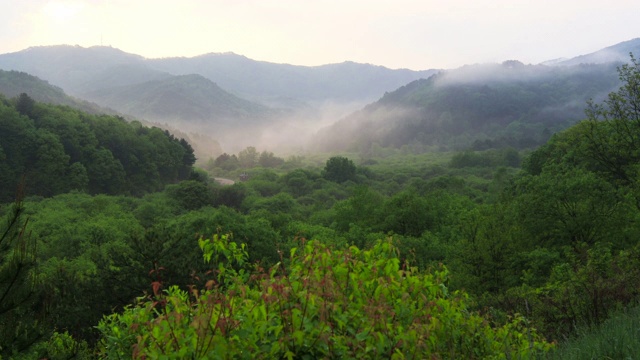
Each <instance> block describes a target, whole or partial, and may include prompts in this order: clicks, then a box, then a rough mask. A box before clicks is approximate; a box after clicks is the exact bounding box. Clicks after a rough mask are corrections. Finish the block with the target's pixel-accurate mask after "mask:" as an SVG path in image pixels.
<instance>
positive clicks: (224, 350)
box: [98, 236, 551, 359]
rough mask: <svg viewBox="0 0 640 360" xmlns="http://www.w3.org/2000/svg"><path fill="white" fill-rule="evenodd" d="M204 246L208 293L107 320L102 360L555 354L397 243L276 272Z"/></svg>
mask: <svg viewBox="0 0 640 360" xmlns="http://www.w3.org/2000/svg"><path fill="white" fill-rule="evenodd" d="M199 243H200V247H201V248H202V249H203V250H204V257H205V260H207V261H209V262H211V263H212V265H213V271H212V275H213V278H211V279H210V280H209V281H208V282H207V286H206V289H203V290H197V289H191V290H190V291H184V290H180V289H179V288H177V287H170V288H169V289H168V290H166V291H164V292H161V291H155V294H154V295H153V296H151V297H149V298H146V299H142V300H141V301H140V302H139V303H138V304H137V305H136V306H134V307H129V308H128V309H126V310H125V312H124V313H122V314H112V315H110V316H108V317H106V318H105V319H103V321H102V322H101V323H100V325H99V326H98V329H99V330H100V332H101V333H102V339H101V342H100V344H99V351H100V354H101V356H103V357H108V358H123V357H133V358H163V359H184V358H198V359H201V358H207V359H230V358H234V359H256V358H268V359H277V358H280V359H282V358H287V359H293V358H296V359H320V358H391V359H405V358H409V359H426V358H434V359H440V358H452V359H479V358H482V359H486V358H495V359H500V358H527V359H528V358H531V357H533V356H535V355H537V354H543V353H544V352H546V351H547V350H549V349H550V348H551V345H550V344H548V343H546V342H544V341H543V340H542V339H541V338H540V337H539V336H538V335H537V334H536V332H535V330H534V329H531V328H527V327H526V321H525V320H524V319H523V318H521V317H519V316H516V317H514V318H512V319H511V320H510V321H509V322H508V323H507V324H505V325H501V326H496V325H491V324H490V322H489V321H488V320H487V319H486V318H483V317H481V316H479V315H477V314H474V313H473V312H471V311H470V310H469V308H468V305H467V303H468V299H467V296H466V295H465V294H464V293H462V292H453V293H452V292H449V290H448V289H447V286H446V282H447V271H446V269H445V268H441V269H440V270H438V271H435V272H433V273H421V272H419V271H418V270H417V269H415V268H411V267H409V266H407V264H406V263H404V264H403V263H401V261H400V260H399V258H398V255H397V250H396V248H395V247H394V246H393V245H392V244H391V241H380V242H378V243H377V244H376V245H375V246H373V247H372V249H371V250H366V251H365V250H360V249H358V248H357V247H354V246H352V247H349V248H348V249H344V250H335V249H332V248H329V247H327V246H324V245H322V244H320V243H318V242H313V241H311V242H307V243H302V244H301V246H300V247H299V248H294V249H292V250H291V252H290V258H289V259H288V261H287V262H286V263H287V264H288V265H287V266H284V265H283V264H278V265H276V266H274V267H273V268H271V269H270V271H269V272H268V273H265V272H264V271H261V270H259V269H257V270H254V271H248V265H247V262H246V259H247V253H246V252H245V250H244V247H241V246H239V245H237V244H236V243H233V242H229V241H227V238H226V237H225V236H222V237H217V236H214V238H213V239H212V240H202V239H201V240H200V241H199ZM155 289H156V290H158V288H157V287H156V288H155Z"/></svg>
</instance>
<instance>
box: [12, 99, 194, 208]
mask: <svg viewBox="0 0 640 360" xmlns="http://www.w3.org/2000/svg"><path fill="white" fill-rule="evenodd" d="M0 112H1V113H2V116H0V155H1V159H2V162H0V167H1V169H2V170H1V171H0V184H1V185H0V191H1V193H0V198H1V199H2V200H3V201H10V200H11V199H13V198H14V196H15V191H16V189H17V187H18V186H19V184H20V182H21V181H22V180H21V179H24V182H25V184H24V186H25V192H26V194H27V195H41V196H52V195H56V194H60V193H66V192H68V191H71V190H77V191H86V192H88V193H90V194H101V193H104V194H114V195H115V194H129V195H142V194H144V193H147V192H153V191H158V190H161V189H162V188H163V187H164V186H165V185H166V184H171V183H175V182H178V181H180V180H184V179H186V178H188V177H189V175H190V173H191V166H192V165H193V163H194V161H195V157H194V155H193V149H192V148H191V146H190V145H189V144H188V143H187V142H186V141H185V140H183V139H176V138H175V137H173V136H172V135H170V134H169V133H168V132H166V131H163V130H160V129H158V128H147V127H144V126H142V125H141V124H140V123H135V122H134V123H128V122H126V121H125V120H124V119H122V118H119V117H115V116H109V115H90V114H87V113H84V112H81V111H79V110H74V109H72V108H69V107H62V106H55V105H47V104H43V103H38V102H35V101H34V100H33V99H31V98H30V97H29V96H28V95H26V94H21V95H20V96H18V97H17V98H14V99H11V100H8V99H6V98H4V97H2V98H0Z"/></svg>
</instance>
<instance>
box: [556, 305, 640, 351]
mask: <svg viewBox="0 0 640 360" xmlns="http://www.w3.org/2000/svg"><path fill="white" fill-rule="evenodd" d="M551 358H552V359H616V360H619V359H639V358H640V306H636V307H633V308H628V309H625V310H623V311H620V312H617V313H615V314H614V315H613V316H612V317H611V318H609V319H608V320H607V321H605V322H604V323H602V324H601V325H600V326H597V327H593V328H583V329H581V330H578V332H577V337H575V338H573V339H571V340H569V341H568V342H566V343H563V344H560V346H559V347H558V350H557V351H556V352H555V353H553V354H552V356H551Z"/></svg>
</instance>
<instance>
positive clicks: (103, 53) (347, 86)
mask: <svg viewBox="0 0 640 360" xmlns="http://www.w3.org/2000/svg"><path fill="white" fill-rule="evenodd" d="M0 69H6V70H18V71H24V72H27V73H30V74H32V75H36V76H38V77H40V78H42V79H45V80H47V81H49V82H50V83H51V84H54V85H56V86H59V87H61V88H63V89H64V90H65V91H66V92H68V93H70V94H72V95H74V96H79V97H84V95H85V94H86V93H88V92H93V91H98V90H102V89H106V88H114V87H116V86H126V85H133V84H139V83H143V82H147V81H152V80H161V79H166V78H168V77H169V76H171V75H189V74H199V75H202V76H204V77H206V78H208V79H209V80H211V81H213V82H215V83H217V84H218V85H219V86H220V87H221V88H223V89H225V90H227V91H230V92H233V93H235V94H236V95H239V96H242V97H246V98H249V99H252V100H263V101H265V102H270V103H276V104H279V99H289V100H288V102H284V103H283V104H285V105H286V104H291V103H295V101H291V100H297V101H303V102H307V101H312V102H314V103H324V102H327V101H330V102H338V103H347V102H370V101H372V100H374V99H376V98H378V97H379V96H381V95H382V94H383V93H384V92H386V91H392V90H394V89H396V88H398V87H399V86H402V85H404V84H406V83H408V82H410V81H413V80H416V79H419V78H426V77H428V76H430V75H431V74H433V73H434V72H435V70H426V71H412V70H407V69H400V70H392V69H388V68H385V67H382V66H374V65H370V64H357V63H353V62H344V63H341V64H332V65H323V66H315V67H309V66H295V65H288V64H275V63H269V62H264V61H255V60H251V59H249V58H247V57H244V56H241V55H236V54H232V53H224V54H206V55H202V56H196V57H191V58H185V57H173V58H164V59H146V58H144V57H142V56H139V55H134V54H129V53H126V52H124V51H121V50H118V49H115V48H112V47H106V46H93V47H89V48H84V47H80V46H68V45H59V46H40V47H32V48H28V49H26V50H23V51H18V52H15V53H9V54H2V55H0Z"/></svg>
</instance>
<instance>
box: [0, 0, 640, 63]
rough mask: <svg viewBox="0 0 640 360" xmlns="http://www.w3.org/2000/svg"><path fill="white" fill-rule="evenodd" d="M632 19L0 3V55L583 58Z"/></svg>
mask: <svg viewBox="0 0 640 360" xmlns="http://www.w3.org/2000/svg"><path fill="white" fill-rule="evenodd" d="M639 18H640V1H638V0H629V1H626V0H606V1H605V0H599V1H594V0H553V1H548V0H532V1H519V0H384V1H383V0H0V53H7V52H14V51H19V50H22V49H25V48H27V47H30V46H36V45H56V44H70V45H76V44H77V45H81V46H92V45H100V44H101V43H102V44H103V45H111V46H113V47H116V48H119V49H122V50H124V51H126V52H130V53H135V54H140V55H143V56H145V57H150V58H153V57H169V56H194V55H200V54H204V53H209V52H227V51H232V52H235V53H238V54H242V55H245V56H247V57H249V58H252V59H255V60H265V61H271V62H277V63H289V64H297V65H320V64H327V63H337V62H342V61H345V60H352V61H356V62H362V63H372V64H376V65H384V66H387V67H390V68H411V69H415V70H419V69H429V68H453V67H458V66H461V65H464V64H469V63H483V62H496V61H503V60H508V59H518V60H520V61H523V62H525V63H538V62H541V61H544V60H549V59H553V58H558V57H571V56H575V55H581V54H585V53H589V52H593V51H596V50H599V49H601V48H603V47H606V46H609V45H613V44H615V43H618V42H621V41H625V40H630V39H633V38H636V37H640V21H638V19H639Z"/></svg>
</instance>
